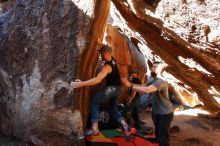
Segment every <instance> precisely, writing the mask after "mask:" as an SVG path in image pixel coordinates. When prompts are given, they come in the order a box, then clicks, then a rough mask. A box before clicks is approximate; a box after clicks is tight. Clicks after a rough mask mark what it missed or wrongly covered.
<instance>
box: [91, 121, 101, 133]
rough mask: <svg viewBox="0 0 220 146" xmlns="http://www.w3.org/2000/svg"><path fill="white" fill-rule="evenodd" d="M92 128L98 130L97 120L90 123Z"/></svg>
mask: <svg viewBox="0 0 220 146" xmlns="http://www.w3.org/2000/svg"><path fill="white" fill-rule="evenodd" d="M92 129H93V130H95V131H99V125H98V122H93V123H92Z"/></svg>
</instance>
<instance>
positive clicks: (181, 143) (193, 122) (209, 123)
mask: <svg viewBox="0 0 220 146" xmlns="http://www.w3.org/2000/svg"><path fill="white" fill-rule="evenodd" d="M201 112H202V111H201V110H199V109H190V110H185V111H178V112H175V116H174V120H173V122H172V125H171V127H172V126H178V127H179V129H180V131H179V132H175V133H171V134H170V143H171V146H220V138H219V137H220V119H210V118H207V117H203V116H197V113H201ZM140 117H141V119H142V120H143V121H145V122H146V125H147V126H149V127H153V122H152V120H151V113H150V112H142V113H141V114H140Z"/></svg>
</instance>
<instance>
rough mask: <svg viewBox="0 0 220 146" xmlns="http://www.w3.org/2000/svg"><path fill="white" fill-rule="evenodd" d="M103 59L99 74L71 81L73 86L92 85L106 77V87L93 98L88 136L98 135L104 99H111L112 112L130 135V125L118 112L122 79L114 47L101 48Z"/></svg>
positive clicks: (104, 46)
mask: <svg viewBox="0 0 220 146" xmlns="http://www.w3.org/2000/svg"><path fill="white" fill-rule="evenodd" d="M98 51H100V52H101V57H102V60H103V61H105V64H104V66H103V67H102V69H101V71H100V72H99V73H98V75H97V76H96V77H94V78H92V79H89V80H86V81H81V80H79V79H77V80H76V81H72V82H71V87H72V88H80V87H83V86H92V85H96V84H98V83H100V82H101V81H102V80H103V79H106V88H105V89H104V90H103V91H102V92H100V93H97V94H96V95H95V96H94V97H93V98H92V101H91V102H92V105H91V122H92V129H91V130H88V131H87V132H86V134H85V135H86V136H91V135H93V136H94V135H98V134H99V129H98V113H99V103H100V102H101V101H103V100H107V99H110V100H111V103H110V114H112V116H113V117H114V118H115V119H116V120H117V121H118V122H120V123H121V124H122V126H123V128H124V132H125V136H126V137H129V131H130V127H129V125H127V123H126V122H125V120H124V118H123V117H122V116H121V114H120V113H119V112H117V105H118V103H117V99H118V97H119V96H120V94H121V79H120V74H119V70H118V67H117V64H116V61H115V59H114V57H113V56H112V48H111V47H109V46H107V45H103V46H102V47H101V49H100V50H98Z"/></svg>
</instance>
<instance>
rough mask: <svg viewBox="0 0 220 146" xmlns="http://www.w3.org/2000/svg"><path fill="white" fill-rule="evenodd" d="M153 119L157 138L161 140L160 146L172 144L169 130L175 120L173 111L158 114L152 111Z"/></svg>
mask: <svg viewBox="0 0 220 146" xmlns="http://www.w3.org/2000/svg"><path fill="white" fill-rule="evenodd" d="M152 120H153V122H154V126H155V135H156V139H157V140H158V141H159V146H170V142H169V130H170V125H171V122H172V120H173V112H172V113H170V114H166V115H157V114H154V113H152Z"/></svg>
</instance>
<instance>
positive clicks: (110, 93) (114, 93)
mask: <svg viewBox="0 0 220 146" xmlns="http://www.w3.org/2000/svg"><path fill="white" fill-rule="evenodd" d="M120 93H121V87H117V86H109V87H106V88H105V89H104V90H103V91H102V92H100V93H97V94H96V95H95V96H94V97H93V98H92V105H91V121H92V122H97V121H98V114H99V103H100V102H101V101H103V100H107V99H110V100H111V102H110V106H109V107H110V114H111V115H112V116H113V117H114V118H115V120H116V121H118V122H120V121H121V120H123V117H122V116H121V114H120V113H119V112H118V111H117V105H118V97H119V96H120Z"/></svg>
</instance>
